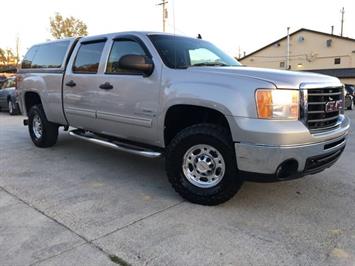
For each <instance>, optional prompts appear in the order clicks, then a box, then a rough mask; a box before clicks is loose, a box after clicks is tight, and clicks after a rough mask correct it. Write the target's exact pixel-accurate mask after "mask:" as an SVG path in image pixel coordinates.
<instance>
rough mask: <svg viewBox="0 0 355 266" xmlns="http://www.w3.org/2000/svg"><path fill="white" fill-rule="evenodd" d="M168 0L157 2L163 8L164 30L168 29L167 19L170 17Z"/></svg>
mask: <svg viewBox="0 0 355 266" xmlns="http://www.w3.org/2000/svg"><path fill="white" fill-rule="evenodd" d="M167 3H168V1H165V0H162V2H161V3H159V4H157V6H162V8H163V32H165V30H166V20H167V18H168V9H167V8H166V4H167Z"/></svg>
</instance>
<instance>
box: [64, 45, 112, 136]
mask: <svg viewBox="0 0 355 266" xmlns="http://www.w3.org/2000/svg"><path fill="white" fill-rule="evenodd" d="M105 43H106V38H98V39H90V40H87V39H82V40H81V41H80V42H79V43H78V45H77V47H76V49H75V51H74V53H73V56H72V58H71V59H70V62H69V64H68V68H67V71H66V74H65V77H64V84H63V93H64V111H65V114H66V117H67V119H68V121H69V124H70V125H71V126H74V127H77V128H83V129H87V130H92V131H97V126H96V108H97V105H98V102H100V99H98V91H99V90H100V89H99V86H100V80H99V78H98V73H99V69H100V62H101V57H102V53H103V51H104V47H105Z"/></svg>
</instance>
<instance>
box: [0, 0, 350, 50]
mask: <svg viewBox="0 0 355 266" xmlns="http://www.w3.org/2000/svg"><path fill="white" fill-rule="evenodd" d="M161 1H162V0H100V1H90V0H17V1H16V7H17V8H15V7H14V2H13V1H9V0H5V1H4V2H3V3H2V4H1V6H2V7H1V10H2V12H1V15H0V25H7V26H6V27H4V26H2V27H1V34H0V47H1V48H12V49H14V48H15V46H16V38H17V37H18V38H19V40H20V55H21V57H22V56H23V55H24V53H25V52H26V50H27V49H28V48H29V47H31V46H32V45H33V44H35V43H39V42H44V41H46V40H48V39H51V38H52V37H51V35H50V31H49V17H50V16H53V15H54V14H55V12H59V13H60V14H62V15H63V16H74V17H75V18H78V19H81V20H82V21H83V22H85V23H86V24H87V26H88V31H89V35H97V34H104V33H111V32H120V31H130V30H147V31H162V9H161V6H157V4H158V3H159V2H161ZM166 1H168V2H169V3H168V16H169V17H168V25H167V26H168V27H167V31H168V32H171V33H174V28H175V33H176V34H180V35H187V36H191V37H196V36H197V34H199V33H200V34H201V35H202V37H203V39H206V40H208V41H211V42H213V43H214V44H216V45H217V46H218V47H220V48H221V49H222V50H224V51H226V52H227V53H229V54H231V55H233V56H238V55H239V51H240V53H241V54H243V52H244V51H245V52H246V53H247V54H248V53H251V52H253V51H254V50H256V49H258V48H261V47H262V46H265V45H267V44H269V43H271V42H273V41H275V40H276V39H279V38H281V37H283V36H285V35H286V29H287V27H290V31H291V32H293V31H296V30H298V29H299V28H308V29H312V30H317V31H323V32H328V33H330V30H331V26H332V25H334V27H335V31H334V32H335V34H340V24H341V23H340V21H341V13H340V10H341V8H342V7H345V22H344V36H347V37H351V38H355V0H297V1H296V0H294V1H287V0H268V1H265V0H247V1H238V0H218V1H211V0H166ZM5 10H8V11H9V12H4V11H5ZM174 25H175V27H174Z"/></svg>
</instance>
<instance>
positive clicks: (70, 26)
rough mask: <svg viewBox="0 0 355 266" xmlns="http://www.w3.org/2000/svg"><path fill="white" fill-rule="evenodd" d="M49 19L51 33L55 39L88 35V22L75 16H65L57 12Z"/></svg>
mask: <svg viewBox="0 0 355 266" xmlns="http://www.w3.org/2000/svg"><path fill="white" fill-rule="evenodd" d="M49 21H50V31H51V34H52V36H53V37H54V38H55V39H62V38H66V37H76V36H86V35H88V27H87V26H86V24H85V23H84V22H83V21H81V20H79V19H76V18H74V17H68V18H65V17H63V16H62V15H60V14H59V13H55V16H54V17H50V18H49Z"/></svg>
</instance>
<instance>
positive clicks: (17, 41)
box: [16, 36, 20, 67]
mask: <svg viewBox="0 0 355 266" xmlns="http://www.w3.org/2000/svg"><path fill="white" fill-rule="evenodd" d="M19 46H20V38H19V37H18V36H16V67H17V65H18V62H19V61H20V55H19Z"/></svg>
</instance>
